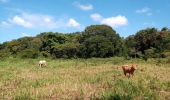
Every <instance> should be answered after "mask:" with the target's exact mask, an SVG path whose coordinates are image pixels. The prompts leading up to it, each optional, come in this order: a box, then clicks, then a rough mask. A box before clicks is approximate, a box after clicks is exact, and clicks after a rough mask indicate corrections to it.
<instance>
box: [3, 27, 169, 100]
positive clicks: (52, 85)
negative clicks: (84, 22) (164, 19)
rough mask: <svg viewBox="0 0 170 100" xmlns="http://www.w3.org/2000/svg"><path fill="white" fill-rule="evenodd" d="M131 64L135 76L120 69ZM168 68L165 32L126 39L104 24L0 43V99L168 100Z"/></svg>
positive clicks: (142, 33)
mask: <svg viewBox="0 0 170 100" xmlns="http://www.w3.org/2000/svg"><path fill="white" fill-rule="evenodd" d="M66 58H67V59H66ZM84 58H86V59H84ZM131 58H136V59H131ZM140 58H142V59H140ZM40 59H41V60H42V59H46V60H47V64H48V66H47V67H46V68H39V67H38V64H37V63H38V61H39V60H40ZM134 63H135V64H138V69H137V70H136V71H135V75H134V77H132V78H127V77H125V76H124V75H123V72H122V69H121V65H123V64H134ZM169 64H170V29H168V28H162V29H161V30H158V29H156V28H146V29H142V30H139V31H138V32H137V33H136V34H134V35H131V36H128V37H127V38H122V37H120V36H119V34H118V33H117V32H116V31H115V30H114V29H112V28H111V27H110V26H107V25H91V26H88V27H87V28H86V29H85V30H84V31H83V32H75V33H67V34H62V33H57V32H55V33H54V32H44V33H41V34H39V35H37V36H35V37H23V38H19V39H16V40H12V41H8V42H4V43H2V44H0V99H3V100H4V99H7V100H10V99H14V100H36V99H40V100H41V99H47V100H48V99H85V100H86V99H95V100H96V99H97V100H98V99H99V100H106V99H107V100H113V99H114V100H131V99H133V100H168V99H170V98H169V97H170V78H169V76H170V73H169V72H170V67H169Z"/></svg>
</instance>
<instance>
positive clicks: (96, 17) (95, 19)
mask: <svg viewBox="0 0 170 100" xmlns="http://www.w3.org/2000/svg"><path fill="white" fill-rule="evenodd" d="M90 17H91V18H92V19H93V20H94V21H100V20H102V19H103V17H102V16H101V15H100V14H97V13H95V14H91V15H90Z"/></svg>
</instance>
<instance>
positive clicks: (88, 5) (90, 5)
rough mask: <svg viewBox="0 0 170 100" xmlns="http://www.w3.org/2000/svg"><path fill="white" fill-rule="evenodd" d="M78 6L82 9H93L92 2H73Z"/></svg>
mask: <svg viewBox="0 0 170 100" xmlns="http://www.w3.org/2000/svg"><path fill="white" fill-rule="evenodd" d="M73 4H74V5H75V6H76V7H78V8H80V9H81V10H85V11H87V10H92V9H93V5H92V4H80V3H78V2H74V3H73Z"/></svg>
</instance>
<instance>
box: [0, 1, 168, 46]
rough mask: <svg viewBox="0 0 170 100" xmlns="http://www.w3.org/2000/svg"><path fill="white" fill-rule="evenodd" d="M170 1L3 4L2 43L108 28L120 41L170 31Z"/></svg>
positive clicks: (0, 13)
mask: <svg viewBox="0 0 170 100" xmlns="http://www.w3.org/2000/svg"><path fill="white" fill-rule="evenodd" d="M169 9H170V1H169V0H0V43H3V42H5V41H10V40H13V39H17V38H20V37H24V36H36V35H37V34H40V33H41V32H61V33H71V32H77V31H83V30H84V29H85V28H86V27H87V26H89V25H96V24H99V25H100V24H106V25H109V26H111V27H112V28H113V29H114V30H116V32H117V33H119V34H120V36H121V37H127V36H129V35H132V34H135V33H136V32H137V31H139V30H141V29H145V28H148V27H156V28H158V29H161V28H162V27H168V28H169V27H170V12H169Z"/></svg>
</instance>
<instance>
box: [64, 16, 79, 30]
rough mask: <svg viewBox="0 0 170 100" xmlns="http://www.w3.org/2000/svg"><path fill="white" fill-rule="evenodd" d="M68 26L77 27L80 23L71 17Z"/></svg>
mask: <svg viewBox="0 0 170 100" xmlns="http://www.w3.org/2000/svg"><path fill="white" fill-rule="evenodd" d="M67 26H68V27H75V28H79V27H80V24H79V23H78V22H77V21H76V20H75V19H73V18H70V19H69V21H68V23H67Z"/></svg>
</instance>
